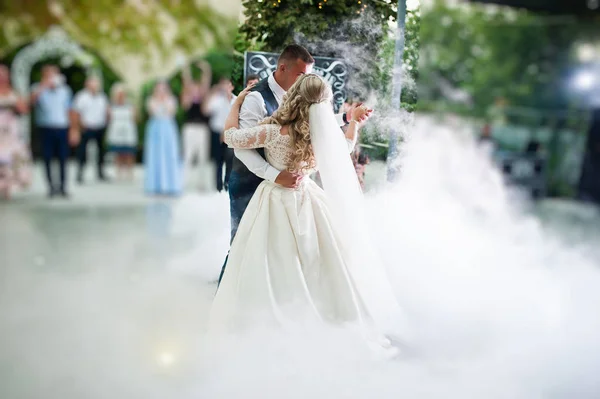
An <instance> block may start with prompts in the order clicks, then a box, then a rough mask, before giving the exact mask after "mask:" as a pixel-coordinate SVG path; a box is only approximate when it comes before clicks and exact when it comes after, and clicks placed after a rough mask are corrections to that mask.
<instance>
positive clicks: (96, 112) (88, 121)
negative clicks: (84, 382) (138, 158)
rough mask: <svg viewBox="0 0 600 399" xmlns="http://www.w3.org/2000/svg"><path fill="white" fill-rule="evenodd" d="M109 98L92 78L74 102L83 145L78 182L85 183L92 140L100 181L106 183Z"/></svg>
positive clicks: (79, 151) (74, 120) (97, 80)
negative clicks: (84, 175) (95, 147)
mask: <svg viewBox="0 0 600 399" xmlns="http://www.w3.org/2000/svg"><path fill="white" fill-rule="evenodd" d="M108 105H109V102H108V97H107V96H106V94H105V93H104V92H103V91H102V88H101V87H100V80H99V79H98V78H97V77H95V76H91V77H89V78H87V80H86V81H85V89H83V90H81V91H80V92H79V93H77V95H76V96H75V99H74V101H73V111H74V114H75V117H74V118H73V122H74V126H72V128H74V129H77V130H79V131H80V132H81V133H82V135H81V143H80V144H79V148H78V153H77V156H78V158H79V172H78V173H77V181H78V182H79V183H83V171H84V168H85V163H86V161H87V145H88V142H89V141H90V140H93V141H95V142H96V146H97V149H98V159H97V166H98V179H99V180H102V181H105V180H106V176H105V175H104V169H103V168H104V136H105V133H106V123H107V120H108V113H109V108H108Z"/></svg>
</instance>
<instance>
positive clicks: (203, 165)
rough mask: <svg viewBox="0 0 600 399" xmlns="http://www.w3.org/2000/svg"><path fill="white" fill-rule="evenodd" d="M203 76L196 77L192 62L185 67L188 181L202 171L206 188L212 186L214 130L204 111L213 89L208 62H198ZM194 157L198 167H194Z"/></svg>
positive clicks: (186, 168)
mask: <svg viewBox="0 0 600 399" xmlns="http://www.w3.org/2000/svg"><path fill="white" fill-rule="evenodd" d="M197 65H198V67H199V68H200V70H201V72H202V75H201V77H200V80H199V81H195V80H194V79H193V78H192V73H191V70H190V67H189V65H188V66H187V67H186V68H184V69H183V73H182V78H183V90H182V92H181V106H182V107H183V109H184V111H185V117H184V124H183V150H184V173H185V180H186V182H187V183H189V181H190V180H192V178H193V177H194V171H195V169H197V170H196V172H199V173H201V175H200V181H199V185H200V187H201V188H202V189H203V190H206V189H208V187H209V186H210V183H209V181H210V180H211V179H210V178H209V177H208V176H209V170H210V150H211V146H210V138H211V134H210V130H209V126H208V123H209V119H208V116H207V115H205V114H204V112H203V111H202V108H203V103H204V101H205V99H206V96H207V95H208V93H209V91H210V82H211V79H212V71H211V68H210V64H209V63H208V62H206V61H200V62H198V64H197ZM194 159H195V160H196V162H197V163H196V164H197V167H196V168H194V166H193V164H194Z"/></svg>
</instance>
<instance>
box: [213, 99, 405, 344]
mask: <svg viewBox="0 0 600 399" xmlns="http://www.w3.org/2000/svg"><path fill="white" fill-rule="evenodd" d="M324 105H325V107H315V109H312V108H311V116H313V115H315V116H314V117H315V119H317V118H318V119H319V130H321V131H323V130H324V131H326V132H324V133H322V135H323V136H337V139H336V142H335V144H328V146H329V147H331V146H332V145H334V146H335V147H336V150H337V151H338V153H339V154H345V158H347V161H348V163H349V165H348V166H349V167H350V170H352V173H353V171H354V169H353V168H352V164H351V161H350V157H349V156H348V150H349V148H348V147H350V150H352V147H353V146H354V143H352V142H347V143H344V136H343V134H342V132H341V130H340V129H339V126H337V123H336V121H335V118H334V116H333V111H332V110H330V109H331V106H330V105H328V104H324ZM324 119H326V120H327V123H323V120H324ZM313 126H314V124H313V123H312V119H311V136H312V137H313V139H312V141H313V146H315V144H316V142H315V141H316V138H315V137H314V136H313V133H314V132H313ZM330 129H335V130H334V131H331V130H330ZM314 130H317V129H316V128H315V129H314ZM225 142H226V143H227V144H228V145H229V146H230V147H233V148H258V147H264V148H265V153H266V157H267V160H268V162H269V163H270V164H271V165H273V166H274V167H275V168H277V169H279V170H286V169H287V167H288V165H289V163H290V161H291V157H292V146H291V138H290V137H289V136H288V135H284V134H281V128H280V126H278V125H259V126H257V127H254V128H249V129H241V130H240V129H230V130H228V131H226V132H225ZM332 153H335V151H333V150H332V149H331V148H327V154H328V157H329V156H331V154H332ZM315 154H316V155H318V154H317V148H316V146H315ZM334 158H335V157H334ZM317 163H319V157H318V156H317ZM338 175H339V170H338V171H336V179H339V178H340V177H339V176H338ZM323 177H324V178H326V177H327V174H325V176H323ZM353 178H354V180H355V183H356V187H358V180H357V179H356V175H355V174H353ZM326 180H327V179H324V185H325V187H326V184H327V182H326ZM334 194H335V193H333V195H331V196H330V195H328V191H327V188H326V189H325V191H324V190H323V189H321V188H320V187H319V186H317V184H316V183H315V182H314V181H312V180H311V179H310V178H308V177H305V178H304V179H303V180H302V183H301V185H300V187H299V188H298V189H295V190H294V189H288V188H284V187H282V186H279V185H277V184H274V183H271V182H268V181H263V182H262V183H261V185H260V186H259V187H258V189H257V190H256V193H255V194H254V196H253V197H252V200H251V201H250V203H249V205H248V208H247V209H246V211H245V213H244V216H243V218H242V220H241V222H240V225H239V228H238V231H237V234H236V236H235V239H234V240H233V243H232V245H231V250H230V254H229V259H228V262H227V267H226V269H225V274H224V276H223V279H222V282H221V285H220V287H219V288H218V291H217V294H216V297H215V299H214V302H213V306H212V309H211V315H210V321H209V330H210V331H213V332H223V331H230V332H231V331H238V330H240V329H242V328H244V327H246V326H252V325H257V324H259V325H264V324H265V323H270V322H272V323H274V324H277V325H286V324H287V323H290V322H294V321H300V322H304V321H306V320H317V321H326V322H330V323H335V324H342V323H347V322H348V323H356V324H358V325H361V326H371V325H373V321H374V320H375V319H377V318H378V317H381V318H383V319H389V318H393V317H395V316H396V313H395V312H396V310H397V308H396V302H395V298H393V295H391V296H390V295H388V296H386V292H389V293H391V289H389V290H388V291H386V290H382V289H381V285H384V287H385V284H387V281H381V280H379V281H377V282H376V283H374V281H375V280H373V279H372V278H371V277H369V278H367V279H366V278H365V276H366V274H364V272H366V273H367V274H368V275H369V276H370V275H371V272H370V268H371V267H372V265H370V264H369V263H370V261H371V259H369V260H366V262H367V264H362V265H361V264H360V262H365V259H364V258H363V259H360V256H356V251H353V250H352V249H351V248H350V246H353V245H356V244H359V245H362V243H356V242H349V241H355V240H353V239H352V237H350V236H349V235H348V234H344V233H348V230H349V229H350V230H352V229H351V228H350V227H349V226H350V225H351V224H352V220H353V218H354V216H355V215H354V214H345V215H343V218H344V219H345V220H346V221H350V224H346V226H342V225H340V223H338V222H336V217H335V212H332V208H336V209H338V211H341V212H342V213H343V212H345V211H343V208H344V207H343V205H341V204H336V203H334V202H332V200H333V199H334V198H335V195H334ZM359 194H360V193H359ZM343 195H344V196H347V195H351V193H347V192H346V193H344V194H343ZM343 201H344V202H345V203H346V200H343ZM347 211H348V209H347ZM337 219H338V220H339V219H340V218H339V217H338V218H337ZM341 230H344V231H343V232H342V231H341ZM355 235H356V234H354V233H352V236H355ZM357 269H364V271H363V272H360V271H357ZM361 273H362V274H363V275H361ZM381 277H383V275H381ZM357 279H360V280H361V281H357ZM365 283H366V285H365ZM380 295H381V296H382V298H383V300H384V301H386V302H387V301H391V302H390V303H386V304H384V305H383V306H380V305H381V303H380V301H381V299H382V298H380V297H379V296H380ZM373 296H375V297H377V299H375V300H374V299H373ZM375 302H378V303H377V304H374V303H375ZM392 302H393V303H392ZM377 313H380V314H377ZM387 324H390V323H387ZM382 329H385V328H382Z"/></svg>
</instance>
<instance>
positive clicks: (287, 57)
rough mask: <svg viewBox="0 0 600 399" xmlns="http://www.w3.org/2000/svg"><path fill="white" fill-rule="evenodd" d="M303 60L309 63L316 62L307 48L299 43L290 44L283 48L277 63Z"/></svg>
mask: <svg viewBox="0 0 600 399" xmlns="http://www.w3.org/2000/svg"><path fill="white" fill-rule="evenodd" d="M296 60H302V61H303V62H305V63H307V64H314V63H315V59H314V58H313V57H312V55H310V53H309V52H308V50H307V49H305V48H304V47H302V46H301V45H299V44H290V45H288V46H286V48H284V49H283V51H282V52H281V54H280V55H279V59H278V60H277V65H279V64H281V63H283V62H286V61H296Z"/></svg>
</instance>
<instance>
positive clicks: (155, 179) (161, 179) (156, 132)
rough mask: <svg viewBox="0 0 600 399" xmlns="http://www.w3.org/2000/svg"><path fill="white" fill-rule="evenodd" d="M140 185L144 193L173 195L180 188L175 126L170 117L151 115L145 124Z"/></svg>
mask: <svg viewBox="0 0 600 399" xmlns="http://www.w3.org/2000/svg"><path fill="white" fill-rule="evenodd" d="M144 173H145V175H144V188H145V191H146V192H147V193H148V194H167V195H177V194H179V193H181V190H182V184H183V181H182V164H181V149H180V145H179V136H178V133H177V125H176V124H175V121H174V120H173V119H170V118H156V117H155V118H152V119H151V120H150V121H149V122H148V125H147V127H146V136H145V145H144Z"/></svg>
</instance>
